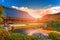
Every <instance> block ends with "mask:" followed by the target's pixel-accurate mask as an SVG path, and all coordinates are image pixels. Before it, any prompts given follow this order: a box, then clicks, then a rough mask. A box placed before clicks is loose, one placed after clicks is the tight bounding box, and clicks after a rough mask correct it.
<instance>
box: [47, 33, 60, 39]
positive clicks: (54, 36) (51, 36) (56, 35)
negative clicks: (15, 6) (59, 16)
mask: <svg viewBox="0 0 60 40" xmlns="http://www.w3.org/2000/svg"><path fill="white" fill-rule="evenodd" d="M47 38H48V39H52V40H60V33H56V32H52V33H50V34H49V36H48V37H47Z"/></svg>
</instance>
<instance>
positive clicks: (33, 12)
mask: <svg viewBox="0 0 60 40" xmlns="http://www.w3.org/2000/svg"><path fill="white" fill-rule="evenodd" d="M49 6H51V5H49ZM12 8H15V9H17V10H20V11H25V12H27V13H28V14H29V15H31V16H32V17H34V18H41V17H42V16H44V15H46V14H55V12H54V9H53V8H54V7H52V8H47V9H41V10H40V9H39V10H34V9H30V8H28V7H16V6H12Z"/></svg>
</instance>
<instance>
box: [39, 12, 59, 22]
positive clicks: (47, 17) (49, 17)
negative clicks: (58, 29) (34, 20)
mask: <svg viewBox="0 0 60 40" xmlns="http://www.w3.org/2000/svg"><path fill="white" fill-rule="evenodd" d="M52 20H60V12H59V13H55V14H47V15H45V16H43V17H42V19H41V21H40V22H43V23H44V22H48V21H52Z"/></svg>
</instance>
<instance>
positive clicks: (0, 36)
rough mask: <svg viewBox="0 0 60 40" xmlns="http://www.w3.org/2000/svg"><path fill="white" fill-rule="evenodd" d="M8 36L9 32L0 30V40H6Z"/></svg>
mask: <svg viewBox="0 0 60 40" xmlns="http://www.w3.org/2000/svg"><path fill="white" fill-rule="evenodd" d="M8 35H9V32H8V31H6V30H0V40H6V38H7V36H8Z"/></svg>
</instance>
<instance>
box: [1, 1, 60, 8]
mask: <svg viewBox="0 0 60 40" xmlns="http://www.w3.org/2000/svg"><path fill="white" fill-rule="evenodd" d="M0 5H4V6H8V7H11V6H17V7H28V8H32V9H41V8H46V7H51V6H59V5H60V0H0Z"/></svg>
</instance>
